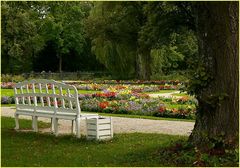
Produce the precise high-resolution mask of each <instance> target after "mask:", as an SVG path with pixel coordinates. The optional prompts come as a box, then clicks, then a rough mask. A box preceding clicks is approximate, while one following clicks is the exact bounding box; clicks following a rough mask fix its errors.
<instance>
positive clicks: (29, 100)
mask: <svg viewBox="0 0 240 168" xmlns="http://www.w3.org/2000/svg"><path fill="white" fill-rule="evenodd" d="M26 87H27V93H29V88H28V85H26ZM28 105H31V98H30V96H28Z"/></svg>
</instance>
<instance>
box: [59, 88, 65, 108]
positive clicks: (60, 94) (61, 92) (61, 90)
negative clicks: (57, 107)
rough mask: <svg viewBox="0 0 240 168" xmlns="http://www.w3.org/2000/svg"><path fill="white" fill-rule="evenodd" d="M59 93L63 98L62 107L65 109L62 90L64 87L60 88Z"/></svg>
mask: <svg viewBox="0 0 240 168" xmlns="http://www.w3.org/2000/svg"><path fill="white" fill-rule="evenodd" d="M59 91H60V95H61V96H62V98H61V102H62V107H63V108H65V100H64V98H63V90H62V87H61V86H60V88H59Z"/></svg>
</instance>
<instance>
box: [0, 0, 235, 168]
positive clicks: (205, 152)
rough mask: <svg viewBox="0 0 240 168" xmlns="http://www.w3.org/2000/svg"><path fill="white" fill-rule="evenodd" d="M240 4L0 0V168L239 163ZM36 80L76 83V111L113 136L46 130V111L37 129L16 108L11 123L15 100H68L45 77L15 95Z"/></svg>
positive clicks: (58, 104) (54, 104)
mask: <svg viewBox="0 0 240 168" xmlns="http://www.w3.org/2000/svg"><path fill="white" fill-rule="evenodd" d="M238 5H239V4H238V2H197V3H193V2H164V1H160V2H147V1H139V2H138V1H136V2H125V1H124V2H121V1H119V2H105V1H104V2H90V1H86V2H84V1H81V2H77V1H76V2H63V1H57V2H45V1H44V2H43V1H42V2H35V1H34V2H33V1H26V2H7V1H5V2H2V4H1V34H2V38H1V43H2V48H1V135H2V136H1V166H4V167H6V166H10V167H16V166H34V167H38V166H40V167H43V166H47V167H49V166H59V167H65V166H66V167H69V166H70V167H73V166H74V167H86V166H91V167H93V166H95V167H99V166H100V167H103V166H104V167H105V166H107V167H111V166H112V167H115V166H120V167H125V166H127V167H135V166H136V167H146V166H147V167H148V166H149V167H151V166H157V167H160V166H165V167H166V166H169V167H172V166H174V167H176V166H184V167H185V166H196V167H198V166H200V167H205V166H215V167H220V166H230V167H233V166H234V167H235V166H238V164H239V142H238V140H239V113H238V111H239V102H238V101H239V95H238V92H239V90H238V89H239V85H238V80H239V76H238V75H239V72H238V70H239V68H238V62H239V60H238ZM35 79H48V80H50V81H52V80H55V81H57V82H61V83H63V84H64V85H65V84H66V85H69V86H74V87H75V88H76V89H77V92H78V93H77V98H76V99H77V100H78V101H79V104H80V108H81V111H82V112H84V113H87V114H96V113H97V114H99V115H101V116H102V117H112V118H113V121H114V122H113V128H114V129H113V130H116V131H115V132H114V136H113V138H112V139H110V140H107V141H100V140H88V138H87V136H86V135H85V134H82V135H81V138H80V139H77V138H76V137H75V136H74V135H72V134H71V135H69V134H68V135H66V134H61V135H59V136H57V137H55V136H53V135H52V134H50V133H49V132H46V129H49V128H50V127H51V123H50V122H49V121H47V120H40V121H38V122H37V123H38V127H39V129H40V130H41V132H40V133H36V132H33V131H31V129H32V127H33V128H34V126H33V125H32V121H31V120H30V118H24V117H23V118H20V130H19V131H16V130H14V128H15V126H16V125H15V121H14V118H13V116H14V112H15V111H16V104H17V103H20V104H23V105H25V104H28V103H29V104H35V105H36V106H38V105H40V106H41V105H42V106H43V107H44V106H45V107H49V108H51V107H52V108H54V107H55V108H56V107H57V108H65V107H66V108H70V107H71V108H73V109H74V108H76V107H75V105H72V102H71V101H69V103H68V102H67V101H63V99H62V97H61V96H65V97H66V96H71V95H73V94H74V92H70V90H69V92H67V91H66V90H63V91H62V88H61V89H60V87H59V88H58V87H56V86H54V84H46V88H44V89H45V90H44V89H42V88H41V86H40V85H41V84H39V88H35V87H36V84H34V83H33V84H29V85H27V86H26V87H27V88H26V87H25V88H22V87H21V88H20V89H21V90H20V92H19V93H18V92H17V94H23V95H24V94H26V95H27V96H25V97H24V96H23V97H17V96H15V94H14V88H15V87H16V86H17V85H18V83H21V82H23V81H30V80H35ZM55 87H56V89H55ZM24 89H27V92H26V93H24V91H23V90H24ZM53 90H54V91H53ZM48 91H49V92H48ZM35 92H37V93H40V94H42V93H43V94H45V93H47V94H51V95H56V97H54V98H53V99H54V101H50V99H49V98H47V97H43V96H42V97H41V96H40V97H34V96H33V95H32V96H29V95H31V94H33V93H35ZM69 100H70V99H69ZM72 106H74V107H72ZM76 106H77V105H76ZM35 108H36V107H35ZM15 117H16V116H15ZM32 120H33V119H32ZM121 121H124V122H125V123H124V122H122V123H121ZM145 121H146V122H147V123H148V125H151V127H154V129H152V130H151V129H149V130H147V131H143V130H146V129H144V128H143V127H147V124H146V125H144V124H145ZM116 122H120V123H116ZM63 123H64V122H61V123H58V125H60V126H61V128H63V127H64V126H65V125H64V124H66V123H64V124H63ZM141 123H142V124H141ZM154 123H156V126H154ZM82 124H83V123H82ZM72 127H73V126H72ZM118 127H119V128H118ZM156 127H157V128H156ZM181 127H182V128H181ZM185 127H186V128H185ZM134 128H137V129H134ZM147 128H148V127H147ZM149 128H150V127H149ZM158 128H159V130H158ZM189 129H190V132H189V131H187V130H189ZM126 130H127V131H126ZM129 130H135V131H129ZM155 130H157V131H155ZM176 130H177V131H176ZM182 130H183V131H182ZM178 131H179V132H178Z"/></svg>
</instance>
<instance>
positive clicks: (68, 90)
mask: <svg viewBox="0 0 240 168" xmlns="http://www.w3.org/2000/svg"><path fill="white" fill-rule="evenodd" d="M67 95H68V96H69V97H71V93H70V89H67ZM69 106H70V108H71V109H73V105H72V101H71V100H69Z"/></svg>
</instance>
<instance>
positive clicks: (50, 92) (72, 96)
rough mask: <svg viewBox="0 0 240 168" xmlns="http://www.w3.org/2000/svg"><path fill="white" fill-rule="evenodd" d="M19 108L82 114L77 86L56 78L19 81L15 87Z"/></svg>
mask: <svg viewBox="0 0 240 168" xmlns="http://www.w3.org/2000/svg"><path fill="white" fill-rule="evenodd" d="M14 94H15V103H16V108H17V110H18V109H26V108H27V109H30V110H33V112H38V111H46V112H47V111H51V112H54V113H61V112H69V113H75V114H78V115H79V114H80V112H81V109H80V104H79V101H78V91H77V89H76V87H75V86H72V85H67V84H64V83H61V82H57V81H54V80H46V79H38V80H30V81H24V82H20V83H17V84H16V85H15V87H14Z"/></svg>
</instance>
